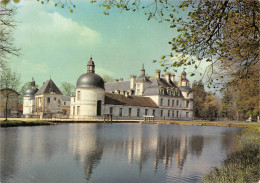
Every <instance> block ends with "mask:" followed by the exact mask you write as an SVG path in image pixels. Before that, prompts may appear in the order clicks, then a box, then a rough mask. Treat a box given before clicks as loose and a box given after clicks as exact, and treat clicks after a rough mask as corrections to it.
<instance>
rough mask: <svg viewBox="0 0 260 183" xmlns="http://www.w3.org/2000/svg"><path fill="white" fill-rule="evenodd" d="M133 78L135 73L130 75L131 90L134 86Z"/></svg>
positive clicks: (134, 78)
mask: <svg viewBox="0 0 260 183" xmlns="http://www.w3.org/2000/svg"><path fill="white" fill-rule="evenodd" d="M135 80H136V76H135V75H130V89H131V90H133V89H134V87H135Z"/></svg>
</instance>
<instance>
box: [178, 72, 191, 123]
mask: <svg viewBox="0 0 260 183" xmlns="http://www.w3.org/2000/svg"><path fill="white" fill-rule="evenodd" d="M186 76H187V73H186V72H185V70H183V71H182V73H181V76H180V77H179V83H180V84H179V88H180V90H181V93H182V95H183V97H184V100H183V109H184V110H183V112H185V114H184V115H185V118H186V119H188V120H192V118H193V93H192V89H191V88H190V84H189V80H188V79H187V78H186Z"/></svg>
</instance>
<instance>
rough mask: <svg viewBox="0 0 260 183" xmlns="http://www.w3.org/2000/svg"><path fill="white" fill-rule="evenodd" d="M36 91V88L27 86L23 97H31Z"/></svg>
mask: <svg viewBox="0 0 260 183" xmlns="http://www.w3.org/2000/svg"><path fill="white" fill-rule="evenodd" d="M37 91H38V88H36V87H33V86H30V87H29V88H27V89H26V90H25V91H24V93H23V96H24V97H33V96H34V94H35V93H36V92H37Z"/></svg>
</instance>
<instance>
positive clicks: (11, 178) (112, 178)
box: [0, 124, 240, 182]
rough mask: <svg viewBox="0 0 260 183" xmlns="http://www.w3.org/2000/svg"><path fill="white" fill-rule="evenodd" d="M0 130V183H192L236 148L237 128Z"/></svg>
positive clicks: (98, 126) (77, 126)
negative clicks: (0, 182) (225, 154)
mask: <svg viewBox="0 0 260 183" xmlns="http://www.w3.org/2000/svg"><path fill="white" fill-rule="evenodd" d="M0 132H1V133H0V137H1V151H0V152H1V181H2V182H35V181H36V182H82V181H83V180H84V179H85V181H86V182H122V181H125V180H126V179H127V177H131V180H128V181H130V182H158V181H159V182H176V181H177V180H178V182H181V181H185V182H196V181H199V178H200V177H201V176H202V175H203V174H204V173H205V172H206V171H208V170H209V168H210V167H212V166H216V165H218V164H220V163H221V160H222V159H223V152H224V153H229V152H230V151H231V150H232V148H234V144H235V143H234V141H235V137H236V135H237V134H238V133H239V132H240V129H239V128H219V127H196V126H178V125H176V126H175V125H145V124H143V125H141V124H74V125H57V126H55V127H33V128H6V129H1V131H0ZM212 155H214V156H212ZM198 165H199V166H198ZM72 170H73V171H72ZM42 172H45V173H42Z"/></svg>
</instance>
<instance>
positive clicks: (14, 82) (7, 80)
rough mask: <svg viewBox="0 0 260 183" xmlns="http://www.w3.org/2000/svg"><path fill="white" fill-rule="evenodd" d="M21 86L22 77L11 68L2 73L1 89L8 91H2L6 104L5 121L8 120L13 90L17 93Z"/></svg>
mask: <svg viewBox="0 0 260 183" xmlns="http://www.w3.org/2000/svg"><path fill="white" fill-rule="evenodd" d="M19 85H20V76H19V75H18V74H17V73H16V72H14V71H12V70H11V69H10V68H5V69H4V70H3V71H2V72H1V73H0V89H8V90H4V91H2V92H1V93H2V97H3V98H1V100H2V101H4V102H5V110H6V111H5V120H7V110H8V105H9V103H10V102H12V90H14V91H17V89H18V87H19Z"/></svg>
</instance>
